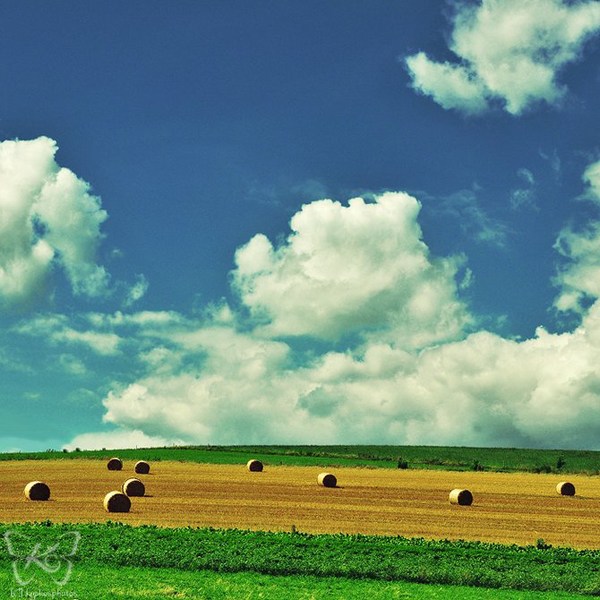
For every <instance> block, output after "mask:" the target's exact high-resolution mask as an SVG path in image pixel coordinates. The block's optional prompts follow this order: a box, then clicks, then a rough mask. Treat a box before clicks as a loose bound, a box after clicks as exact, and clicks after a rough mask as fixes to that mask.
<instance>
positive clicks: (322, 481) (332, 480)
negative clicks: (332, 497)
mask: <svg viewBox="0 0 600 600" xmlns="http://www.w3.org/2000/svg"><path fill="white" fill-rule="evenodd" d="M317 483H318V484H319V485H322V486H323V487H331V488H334V487H336V486H337V479H336V477H335V475H332V474H331V473H321V474H320V475H319V476H318V477H317Z"/></svg>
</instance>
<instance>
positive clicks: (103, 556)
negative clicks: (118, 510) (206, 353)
mask: <svg viewBox="0 0 600 600" xmlns="http://www.w3.org/2000/svg"><path fill="white" fill-rule="evenodd" d="M7 530H10V531H11V532H12V533H11V535H15V534H16V535H15V539H16V540H17V542H16V543H15V552H16V553H17V554H20V555H21V556H23V557H26V556H27V553H28V552H31V548H33V547H34V546H35V545H36V544H38V548H39V552H42V551H44V550H45V549H47V548H49V547H51V546H53V545H54V544H56V542H57V541H58V540H59V538H60V536H61V535H62V534H64V533H66V532H68V531H78V532H79V533H80V535H81V540H80V543H79V547H78V549H77V552H76V553H75V555H74V556H73V557H72V561H73V565H74V566H73V571H74V572H75V573H76V572H77V571H78V570H80V567H81V570H82V571H86V570H90V569H92V568H98V569H100V570H102V569H104V568H117V567H136V568H140V569H142V570H144V569H177V570H180V571H182V572H186V573H187V572H197V571H204V570H207V571H212V572H213V573H221V574H226V573H239V572H251V573H258V574H261V575H278V576H296V577H319V578H321V577H326V578H327V577H341V578H346V579H350V580H355V581H357V582H358V581H359V580H360V581H365V580H371V581H377V582H386V581H387V582H393V581H403V582H410V583H428V584H436V585H446V586H447V585H461V586H472V587H477V588H510V589H513V590H537V591H544V590H548V591H564V592H571V593H580V594H589V595H600V551H589V550H588V551H576V550H572V549H568V548H551V547H548V546H547V545H545V544H543V543H541V542H540V543H539V544H538V546H535V547H533V546H529V547H521V546H502V545H498V544H485V543H477V542H449V541H425V540H421V539H407V538H400V537H395V538H393V537H376V536H361V535H339V534H338V535H308V534H303V533H270V532H252V531H239V530H217V529H192V528H183V529H160V528H157V527H153V526H144V527H131V526H128V525H121V524H115V523H108V524H105V525H99V524H79V525H59V524H51V523H49V522H46V523H38V524H25V525H2V526H0V535H4V533H5V531H7ZM11 560H12V558H11V557H10V556H9V555H8V553H7V552H3V553H1V554H0V571H6V570H10V561H11ZM2 565H4V567H3V566H2Z"/></svg>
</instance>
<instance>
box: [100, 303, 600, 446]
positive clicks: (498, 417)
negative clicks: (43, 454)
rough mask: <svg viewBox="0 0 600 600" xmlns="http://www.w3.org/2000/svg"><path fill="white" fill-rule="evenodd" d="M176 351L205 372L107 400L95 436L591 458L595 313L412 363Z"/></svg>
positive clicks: (251, 344) (215, 332) (597, 396)
mask: <svg viewBox="0 0 600 600" xmlns="http://www.w3.org/2000/svg"><path fill="white" fill-rule="evenodd" d="M173 337H178V336H177V335H176V336H173ZM171 341H172V339H171ZM179 342H180V346H179V348H178V350H177V351H176V352H179V353H180V354H181V357H182V358H183V357H185V356H186V355H187V354H188V353H189V352H194V353H198V352H199V351H202V352H204V353H205V356H206V360H205V361H204V362H203V363H202V364H201V365H197V366H196V367H188V370H187V371H185V372H180V371H171V372H169V370H168V369H166V370H161V371H159V372H152V373H151V374H150V375H148V376H147V377H145V378H143V379H140V380H138V381H136V382H135V383H133V384H131V385H129V386H127V387H126V388H124V389H123V390H120V391H114V392H113V393H111V394H109V395H108V397H107V398H106V399H105V400H104V404H105V407H106V411H107V412H106V415H105V421H106V422H108V423H112V424H115V425H119V426H121V427H125V428H131V429H138V430H141V431H144V432H146V433H148V434H150V435H152V436H160V437H161V438H164V439H168V440H172V439H175V438H179V439H181V440H183V441H184V442H186V443H230V444H233V443H295V442H303V443H375V442H376V443H393V444H403V443H405V444H465V445H483V446H485V445H509V446H539V447H544V446H545V447H590V448H595V447H597V439H598V425H597V424H598V422H599V417H600V378H599V377H598V375H597V373H596V371H597V369H596V365H597V364H598V361H599V360H600V307H594V309H593V310H592V311H591V312H590V313H589V315H588V316H587V317H586V319H585V320H584V322H583V324H582V326H581V327H579V328H578V329H577V330H576V331H574V332H573V333H565V334H561V335H556V334H549V333H547V332H545V331H544V330H542V329H540V330H538V332H537V333H536V336H535V337H534V338H532V339H530V340H526V341H524V342H517V341H513V340H507V339H503V338H502V337H500V336H497V335H495V334H492V333H488V332H479V333H475V334H472V335H470V336H468V337H466V338H465V339H464V340H461V341H456V342H451V343H447V344H440V345H435V346H432V347H430V348H427V349H425V350H422V351H421V352H419V353H415V352H407V351H405V350H402V349H399V348H395V347H393V346H392V345H390V344H387V343H379V342H375V341H372V342H369V343H367V344H365V345H363V346H361V347H357V348H355V349H353V350H349V351H347V352H335V351H331V352H326V353H325V354H323V355H321V356H316V357H314V358H313V359H312V360H310V361H309V362H308V363H307V364H304V365H302V364H298V363H297V362H296V360H295V357H294V352H293V350H292V348H291V347H290V346H288V345H287V344H285V343H283V342H274V341H272V340H268V339H264V338H261V337H258V336H257V335H256V334H255V333H246V334H242V333H236V332H234V331H233V330H232V329H228V328H226V327H217V328H215V327H211V326H198V327H197V329H195V330H194V331H190V332H188V333H187V334H186V335H185V336H183V337H179ZM181 362H183V361H180V363H181Z"/></svg>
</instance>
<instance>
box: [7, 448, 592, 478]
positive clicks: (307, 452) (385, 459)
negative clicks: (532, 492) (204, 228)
mask: <svg viewBox="0 0 600 600" xmlns="http://www.w3.org/2000/svg"><path fill="white" fill-rule="evenodd" d="M115 455H118V456H119V457H120V458H122V459H124V460H138V459H144V460H148V461H160V460H176V461H190V462H204V463H217V464H218V463H222V464H239V463H245V462H246V461H247V460H248V459H249V458H260V459H261V460H262V461H263V462H265V463H266V464H272V465H279V464H285V465H306V466H329V467H334V466H345V467H350V466H364V467H383V468H394V469H395V468H411V469H445V470H461V471H470V470H475V471H480V470H486V471H507V472H514V471H529V472H536V473H586V474H589V475H597V474H600V452H598V451H591V450H531V449H528V450H525V449H517V448H469V447H441V446H439V447H436V446H186V447H177V448H146V449H144V448H139V449H135V450H133V449H132V450H82V451H78V450H76V451H72V452H65V451H47V452H35V453H21V452H20V453H12V454H0V460H19V459H55V458H66V459H75V458H99V459H108V458H110V457H111V456H115Z"/></svg>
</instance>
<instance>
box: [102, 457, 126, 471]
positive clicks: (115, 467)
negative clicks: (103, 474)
mask: <svg viewBox="0 0 600 600" xmlns="http://www.w3.org/2000/svg"><path fill="white" fill-rule="evenodd" d="M106 466H107V468H108V470H109V471H120V470H121V469H122V468H123V461H122V460H121V459H120V458H111V459H110V460H109V461H108V463H106Z"/></svg>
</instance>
